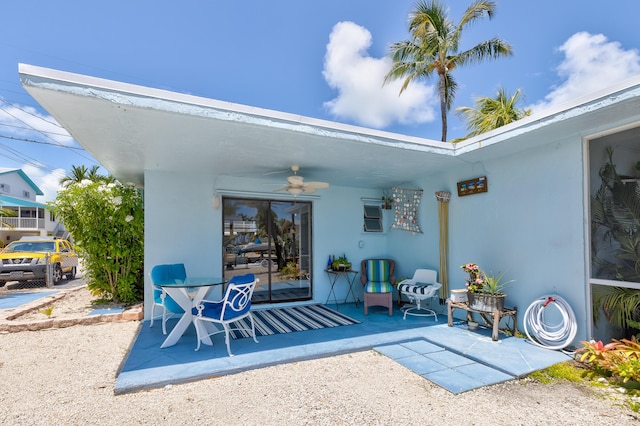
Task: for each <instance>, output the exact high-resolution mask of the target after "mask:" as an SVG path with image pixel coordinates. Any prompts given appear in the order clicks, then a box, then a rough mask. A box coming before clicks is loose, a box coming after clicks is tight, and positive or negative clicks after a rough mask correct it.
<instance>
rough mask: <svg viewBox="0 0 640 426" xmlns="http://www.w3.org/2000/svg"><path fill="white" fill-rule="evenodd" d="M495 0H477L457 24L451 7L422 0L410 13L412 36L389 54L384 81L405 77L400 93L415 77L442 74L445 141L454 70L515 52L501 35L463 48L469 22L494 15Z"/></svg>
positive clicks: (440, 88) (395, 45)
mask: <svg viewBox="0 0 640 426" xmlns="http://www.w3.org/2000/svg"><path fill="white" fill-rule="evenodd" d="M495 7H496V6H495V3H494V2H493V1H481V0H476V1H475V2H474V3H472V4H471V5H470V6H469V7H468V8H467V10H466V11H465V12H464V15H463V16H462V19H460V22H458V24H457V25H454V24H453V22H452V21H451V20H450V19H449V17H448V16H447V14H448V10H446V9H445V7H444V6H443V5H441V4H440V3H438V1H437V0H431V1H429V2H427V1H424V0H420V1H419V2H418V3H417V4H416V6H415V10H414V11H413V12H412V13H411V14H410V15H409V18H410V22H409V32H410V33H411V37H412V39H411V40H406V41H401V42H397V43H393V44H392V45H391V48H390V53H389V56H391V58H392V59H393V66H392V67H391V70H390V71H389V73H388V74H387V75H386V76H385V79H384V84H386V83H388V82H389V81H391V80H396V79H399V78H404V83H403V84H402V87H401V88H400V94H402V92H404V90H405V89H406V88H407V86H408V85H409V83H410V82H411V81H413V80H419V79H422V78H429V77H430V76H431V74H433V73H434V72H435V73H436V74H437V75H438V96H439V97H440V114H441V118H442V141H443V142H446V140H447V112H448V111H449V110H450V109H451V104H452V102H453V98H454V97H455V92H456V88H457V83H456V81H455V80H454V79H453V76H452V72H453V70H455V69H456V67H458V66H463V65H467V64H470V63H475V62H481V61H482V60H485V59H496V58H498V57H501V56H508V55H511V54H512V51H511V46H510V45H509V44H508V43H507V42H505V41H503V40H500V39H498V38H492V39H491V40H486V41H483V42H481V43H479V44H477V45H475V46H474V47H472V48H471V49H469V50H465V51H463V52H459V51H458V49H459V44H460V39H461V37H462V32H463V30H464V29H465V28H466V27H467V25H469V24H471V23H473V22H474V21H476V20H478V19H480V18H482V17H483V16H484V15H486V16H488V17H489V19H491V18H492V17H493V14H494V10H495Z"/></svg>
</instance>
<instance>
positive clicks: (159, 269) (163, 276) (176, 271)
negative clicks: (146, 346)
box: [149, 263, 187, 334]
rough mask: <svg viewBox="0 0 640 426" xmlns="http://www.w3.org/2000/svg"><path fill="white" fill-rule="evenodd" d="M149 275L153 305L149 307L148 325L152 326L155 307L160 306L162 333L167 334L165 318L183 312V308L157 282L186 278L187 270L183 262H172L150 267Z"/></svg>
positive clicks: (169, 281) (170, 281) (171, 281)
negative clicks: (149, 321) (149, 318)
mask: <svg viewBox="0 0 640 426" xmlns="http://www.w3.org/2000/svg"><path fill="white" fill-rule="evenodd" d="M149 275H150V277H151V283H152V284H153V306H152V307H151V323H150V324H149V327H153V320H154V318H155V315H156V309H157V308H160V309H162V334H167V325H166V324H167V319H169V318H171V317H173V316H174V315H182V314H184V310H183V309H182V308H181V307H180V305H178V304H177V303H176V302H175V301H174V300H173V299H172V298H171V296H169V295H168V294H167V292H166V291H165V290H164V289H163V288H162V287H160V286H158V284H163V283H173V282H176V281H178V280H179V281H184V280H185V279H186V278H187V271H186V269H185V267H184V264H183V263H174V264H166V265H156V266H154V267H153V269H151V273H150V274H149Z"/></svg>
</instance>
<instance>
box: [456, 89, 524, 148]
mask: <svg viewBox="0 0 640 426" xmlns="http://www.w3.org/2000/svg"><path fill="white" fill-rule="evenodd" d="M520 100H521V97H520V89H518V90H516V91H515V93H514V94H513V96H511V97H509V95H507V93H506V92H505V90H504V89H503V88H502V87H501V88H499V89H498V93H497V95H496V97H495V98H489V97H481V98H477V99H476V100H475V102H474V103H475V107H467V106H463V107H459V108H456V114H458V115H459V116H461V117H462V118H464V119H465V120H466V121H467V130H469V131H470V132H469V134H467V135H466V136H465V137H463V138H460V139H456V140H455V141H452V142H459V141H461V140H464V139H467V138H470V137H472V136H475V135H479V134H481V133H484V132H488V131H489V130H493V129H497V128H498V127H502V126H504V125H505V124H509V123H512V122H514V121H517V120H520V119H521V118H522V117H527V116H529V115H531V110H530V109H522V108H516V104H517V103H518V102H519V101H520Z"/></svg>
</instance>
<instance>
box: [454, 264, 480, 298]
mask: <svg viewBox="0 0 640 426" xmlns="http://www.w3.org/2000/svg"><path fill="white" fill-rule="evenodd" d="M460 268H462V270H463V271H465V272H466V273H467V274H469V278H467V280H466V286H467V291H469V292H470V293H480V292H481V291H482V289H483V288H484V285H485V279H484V274H483V273H482V271H481V270H480V267H479V266H478V265H477V264H475V263H465V264H464V265H462V266H460Z"/></svg>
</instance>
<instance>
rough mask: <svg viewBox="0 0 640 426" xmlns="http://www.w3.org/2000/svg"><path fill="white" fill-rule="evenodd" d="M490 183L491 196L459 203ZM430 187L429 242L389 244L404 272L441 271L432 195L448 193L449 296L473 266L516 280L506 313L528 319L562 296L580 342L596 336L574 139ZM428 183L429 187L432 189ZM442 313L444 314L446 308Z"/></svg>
mask: <svg viewBox="0 0 640 426" xmlns="http://www.w3.org/2000/svg"><path fill="white" fill-rule="evenodd" d="M479 176H486V177H487V181H488V192H486V193H480V194H474V195H468V196H464V197H458V195H457V185H456V184H457V182H459V181H463V180H467V179H472V178H475V177H479ZM437 178H438V180H439V179H442V182H441V183H440V184H439V185H438V184H436V183H433V182H432V181H431V180H425V185H423V188H424V189H425V195H424V197H423V204H422V206H423V208H421V211H420V223H421V225H422V227H423V230H424V232H425V233H424V234H423V235H417V236H415V237H404V238H401V237H396V236H392V237H391V238H390V247H391V251H393V252H396V253H402V259H401V269H402V270H403V271H405V270H406V268H408V269H409V271H412V270H414V269H415V268H419V267H423V268H430V267H433V268H435V269H439V268H438V262H439V253H438V251H439V235H438V207H437V202H436V200H435V196H434V193H435V191H437V190H446V191H450V192H451V194H452V197H451V201H450V203H449V270H448V275H449V288H450V289H456V288H464V282H465V278H466V274H465V273H464V272H463V271H462V269H460V265H462V264H464V263H467V262H474V263H477V264H478V265H480V267H481V268H483V269H485V270H486V271H487V272H490V273H491V272H493V273H495V274H499V273H501V272H504V273H505V275H504V279H505V280H510V279H513V280H515V282H513V283H511V284H509V286H508V287H507V289H506V292H507V293H508V295H507V299H506V305H507V306H511V307H512V306H517V307H518V312H519V313H518V323H519V328H520V330H521V331H522V329H523V327H522V324H523V315H524V312H525V310H526V308H527V307H528V306H529V305H530V304H531V302H532V301H534V300H536V299H537V298H539V297H542V296H545V295H549V294H556V295H559V296H561V297H562V298H564V299H566V300H567V302H568V303H569V304H570V305H571V307H572V309H573V310H574V312H575V314H576V319H577V322H578V336H577V339H585V338H587V337H588V335H589V334H590V333H591V324H589V322H588V320H587V318H588V312H589V310H588V304H589V303H590V295H589V294H588V292H587V290H586V289H587V284H586V282H587V279H586V271H587V269H586V265H585V250H586V241H585V222H584V221H585V220H588V218H586V217H585V212H586V207H585V205H584V203H583V153H582V141H581V140H580V138H579V137H575V136H574V137H573V138H572V139H570V140H569V139H567V140H565V141H562V142H559V143H554V144H551V145H542V146H540V147H539V148H534V149H530V150H528V151H526V152H523V153H520V154H516V155H513V156H509V157H503V158H499V159H495V160H491V161H484V162H478V163H473V164H469V165H467V166H462V167H460V168H458V169H456V170H451V171H450V172H449V173H448V174H447V175H446V176H438V177H437ZM428 182H431V183H430V184H429V183H428ZM440 311H441V312H443V313H446V309H445V307H441V309H440Z"/></svg>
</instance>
